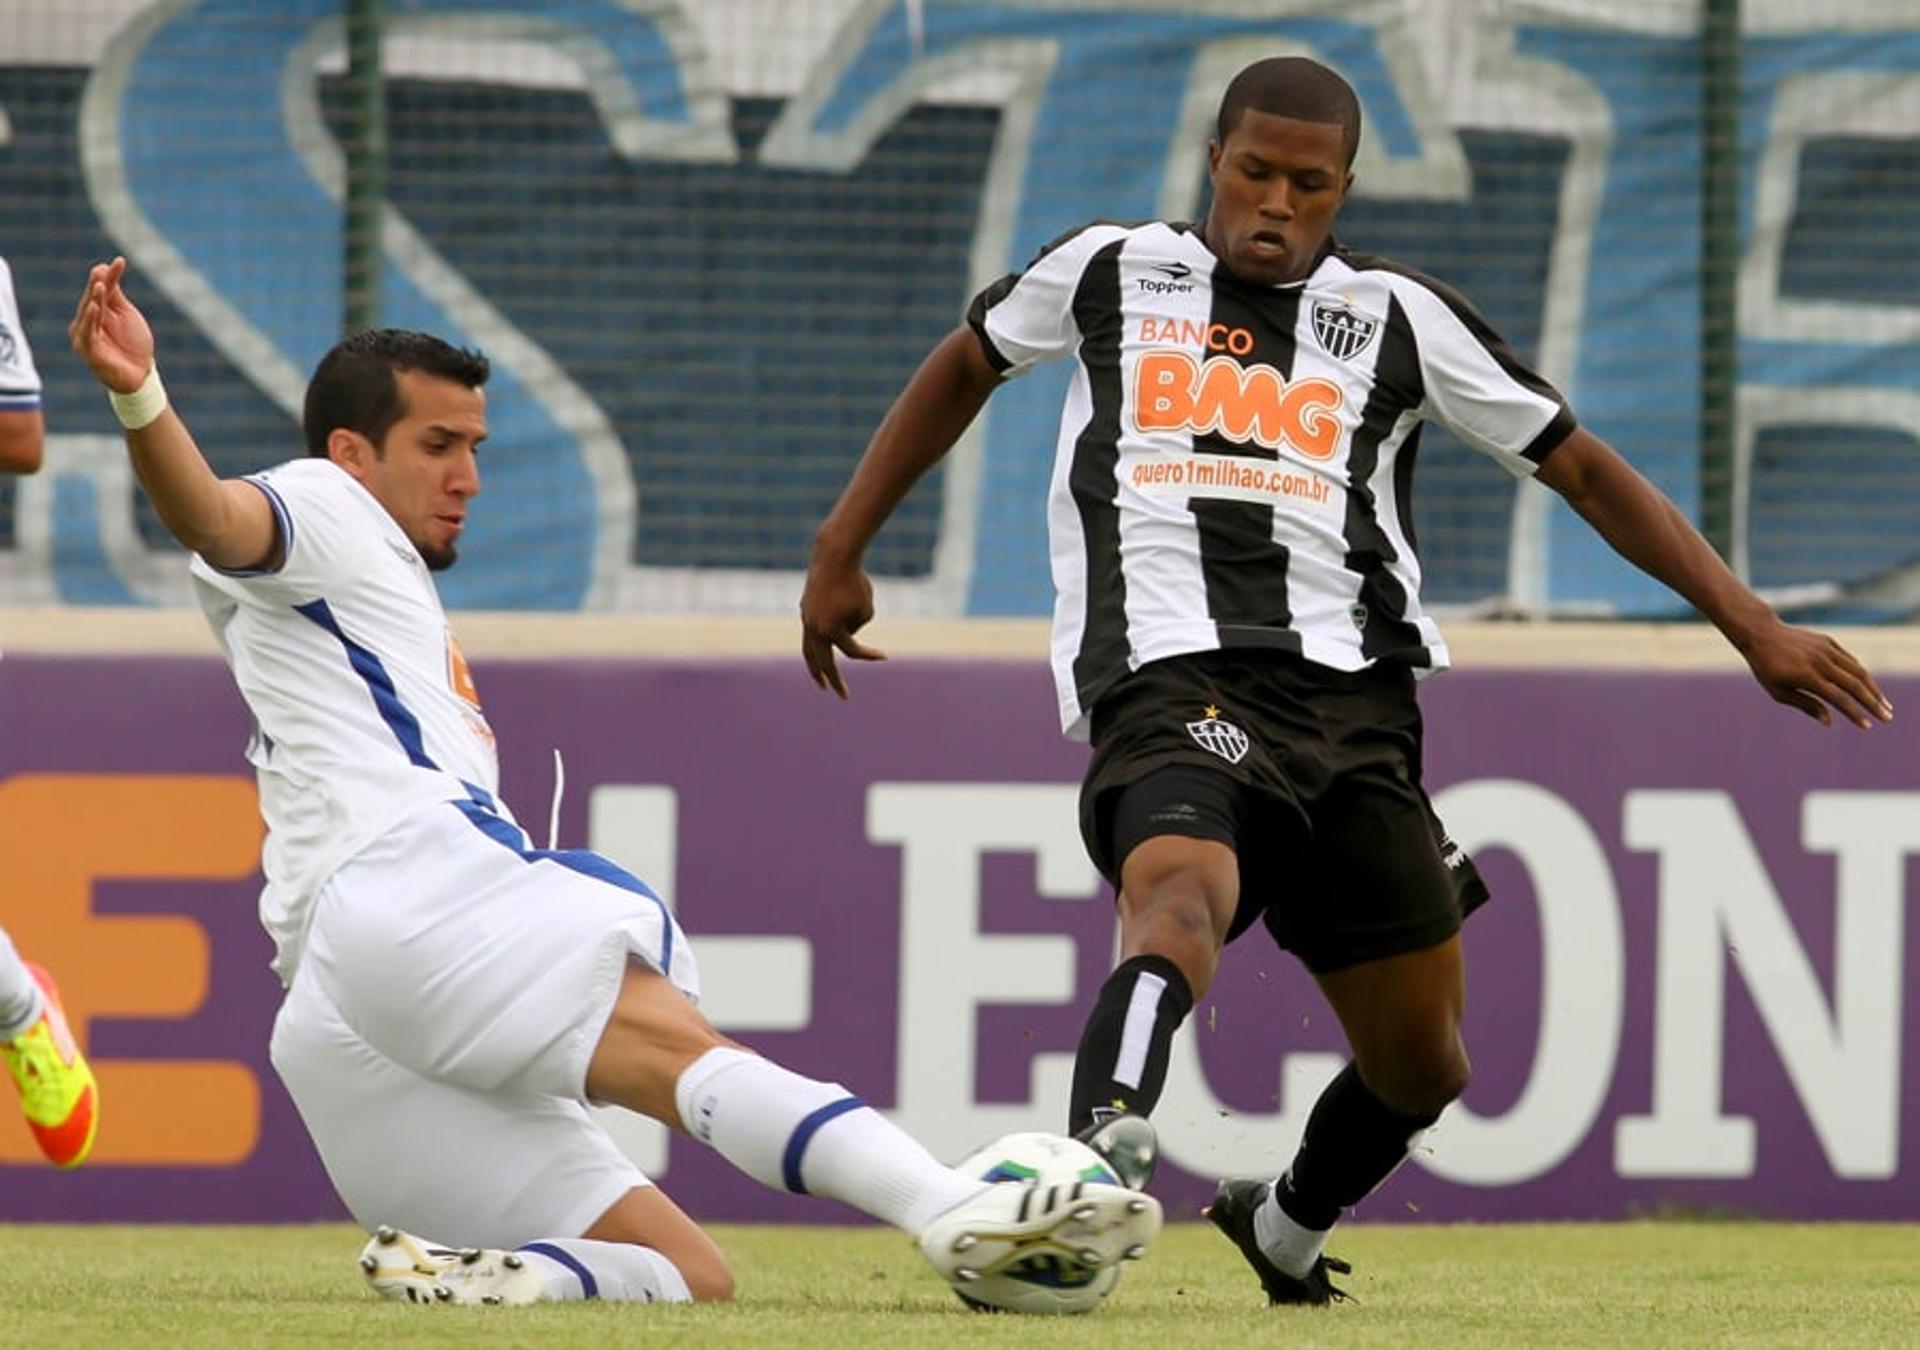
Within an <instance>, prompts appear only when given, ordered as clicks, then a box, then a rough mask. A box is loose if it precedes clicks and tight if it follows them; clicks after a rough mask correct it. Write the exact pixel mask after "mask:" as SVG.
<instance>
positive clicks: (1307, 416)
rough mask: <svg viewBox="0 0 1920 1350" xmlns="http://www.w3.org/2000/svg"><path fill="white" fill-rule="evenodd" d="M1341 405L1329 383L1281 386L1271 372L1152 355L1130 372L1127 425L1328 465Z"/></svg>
mask: <svg viewBox="0 0 1920 1350" xmlns="http://www.w3.org/2000/svg"><path fill="white" fill-rule="evenodd" d="M1345 403H1346V395H1345V393H1344V392H1343V391H1342V390H1341V388H1340V386H1339V385H1337V384H1335V383H1334V382H1333V381H1331V380H1323V379H1319V378H1317V377H1315V378H1310V379H1299V380H1288V379H1286V378H1285V377H1284V376H1282V375H1281V374H1280V372H1279V371H1277V370H1275V369H1274V368H1273V367H1272V366H1268V365H1250V366H1242V365H1241V364H1240V363H1239V362H1238V361H1235V360H1234V359H1232V358H1231V357H1226V356H1215V357H1212V358H1210V359H1209V360H1208V361H1207V362H1206V363H1205V364H1204V365H1203V364H1202V363H1201V362H1199V361H1197V360H1195V359H1194V358H1193V356H1192V355H1191V354H1189V353H1187V352H1183V351H1168V350H1165V349H1160V350H1155V351H1150V352H1146V353H1144V354H1143V355H1142V356H1141V357H1140V361H1139V364H1138V365H1136V366H1135V367H1134V384H1133V421H1134V426H1135V428H1136V429H1137V430H1139V431H1142V432H1154V431H1192V432H1196V433H1200V434H1205V435H1218V436H1223V437H1225V438H1226V439H1228V440H1230V441H1241V442H1245V441H1252V442H1254V443H1255V444H1258V445H1263V446H1266V447H1267V448H1268V449H1269V450H1278V449H1280V448H1281V447H1282V446H1288V447H1291V448H1292V449H1293V450H1295V451H1296V452H1298V453H1299V454H1302V455H1304V456H1306V457H1307V458H1308V459H1315V460H1329V459H1332V458H1333V456H1334V454H1335V452H1336V451H1338V449H1339V448H1340V432H1341V420H1340V411H1341V409H1342V407H1344V406H1345Z"/></svg>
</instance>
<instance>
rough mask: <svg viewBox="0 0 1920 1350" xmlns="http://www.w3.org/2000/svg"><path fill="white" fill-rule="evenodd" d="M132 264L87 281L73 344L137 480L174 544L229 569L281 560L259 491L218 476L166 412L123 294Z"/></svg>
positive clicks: (149, 343)
mask: <svg viewBox="0 0 1920 1350" xmlns="http://www.w3.org/2000/svg"><path fill="white" fill-rule="evenodd" d="M126 271H127V260H126V259H125V258H115V259H114V260H113V261H112V262H110V263H96V264H95V265H94V267H93V269H92V270H91V271H90V272H88V274H87V285H86V289H85V290H83V291H82V292H81V294H80V303H79V305H78V306H77V307H76V308H75V310H74V314H73V323H72V324H71V325H69V326H68V328H67V337H68V338H69V339H70V340H71V341H72V343H73V349H74V351H76V352H77V353H79V355H80V359H81V360H83V361H85V362H86V363H87V366H88V368H89V369H90V370H92V371H93V373H94V377H95V378H96V379H98V380H99V381H100V383H101V384H102V385H104V386H105V387H106V389H107V392H108V394H110V395H112V396H114V397H113V405H114V412H115V414H116V415H117V416H118V417H119V418H120V422H121V425H122V426H123V427H124V428H125V429H126V436H127V451H128V455H129V457H130V458H131V459H132V461H133V471H134V474H135V475H136V476H137V477H138V478H139V479H140V485H141V486H142V487H144V488H145V489H146V490H147V495H148V496H149V497H151V498H152V499H153V506H154V510H155V511H157V512H158V513H159V515H160V519H161V521H162V522H163V523H164V524H165V525H166V527H167V529H168V530H170V531H172V533H173V537H174V538H176V539H178V540H179V541H180V542H181V543H182V544H184V545H185V546H186V547H187V548H189V549H191V550H192V551H193V552H195V553H198V554H199V555H200V556H201V557H203V558H205V559H206V560H207V561H208V562H210V563H212V564H213V565H214V566H216V567H224V568H227V569H229V570H240V569H246V568H254V567H263V566H270V565H272V564H273V563H274V562H276V561H278V559H277V556H276V555H277V553H278V550H279V547H280V541H279V531H278V529H277V527H276V526H275V524H274V520H273V510H272V508H271V507H269V506H268V505H267V499H266V497H265V496H264V495H262V494H261V493H260V492H259V491H258V490H257V489H255V488H252V487H249V486H248V485H247V484H245V483H242V482H238V481H236V480H232V479H223V478H220V477H219V476H217V475H216V474H215V473H214V472H213V469H212V468H211V467H210V466H209V465H208V464H207V461H206V457H205V456H203V455H202V454H201V453H200V447H199V446H197V445H195V444H194V441H193V437H192V436H191V435H190V434H189V433H188V431H187V426H186V423H184V422H182V421H181V420H180V418H179V416H178V415H177V414H175V413H174V411H173V409H172V408H170V407H168V406H167V402H166V392H165V391H164V390H163V389H162V388H161V387H160V383H159V378H160V377H159V371H158V370H157V369H156V367H155V366H154V360H153V330H152V329H151V328H149V327H148V326H147V319H146V316H145V315H144V314H142V313H141V312H140V310H139V308H138V307H137V306H135V305H134V303H133V301H132V300H130V299H128V298H127V293H126V292H125V291H124V290H122V289H121V287H120V281H121V278H122V277H124V276H125V275H126Z"/></svg>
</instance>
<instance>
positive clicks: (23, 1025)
mask: <svg viewBox="0 0 1920 1350" xmlns="http://www.w3.org/2000/svg"><path fill="white" fill-rule="evenodd" d="M45 1003H46V1001H45V999H44V998H42V996H41V994H40V986H39V985H37V984H35V983H34V980H33V976H32V975H30V974H28V973H27V966H26V963H25V962H24V961H22V960H21V959H20V953H18V952H16V951H15V950H14V949H13V939H12V938H10V937H8V936H7V930H6V929H4V928H0V1041H10V1040H12V1039H13V1038H14V1037H15V1036H18V1035H19V1034H20V1033H21V1032H23V1031H25V1030H26V1029H27V1028H28V1027H30V1026H32V1025H33V1024H34V1023H35V1022H38V1021H39V1020H40V1013H41V1012H42V1010H43V1009H44V1007H45Z"/></svg>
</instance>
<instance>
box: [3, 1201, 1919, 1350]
mask: <svg viewBox="0 0 1920 1350" xmlns="http://www.w3.org/2000/svg"><path fill="white" fill-rule="evenodd" d="M715 1231H716V1233H717V1234H718V1236H719V1239H720V1242H721V1245H722V1246H723V1247H724V1248H725V1249H726V1250H727V1252H728V1253H729V1255H730V1256H731V1257H732V1260H733V1263H734V1267H735V1271H736V1274H737V1276H738V1280H739V1286H740V1297H739V1299H738V1301H737V1302H735V1303H733V1304H731V1305H727V1306H705V1307H664V1308H648V1307H634V1306H620V1305H609V1304H597V1303H596V1304H567V1305H543V1306H539V1307H532V1308H467V1307H462V1308H415V1307H412V1306H410V1305H402V1304H395V1303H384V1302H381V1301H379V1300H377V1299H375V1298H373V1297H372V1296H371V1295H370V1294H368V1293H366V1292H365V1291H364V1290H363V1289H362V1287H361V1286H360V1283H359V1275H358V1272H357V1271H356V1270H355V1269H354V1264H353V1258H354V1256H355V1255H356V1254H357V1252H358V1250H359V1246H360V1242H361V1241H362V1238H361V1235H360V1234H359V1233H357V1232H355V1231H354V1230H353V1229H351V1228H348V1227H344V1226H327V1227H284V1228H213V1227H194V1228H185V1227H153V1228H142V1227H120V1226H115V1227H104V1226H103V1227H81V1226H72V1227H52V1226H31V1227H30V1226H6V1227H0V1258H4V1265H3V1266H0V1270H4V1280H5V1285H4V1294H0V1305H3V1306H4V1312H3V1313H0V1328H4V1335H5V1338H6V1340H7V1342H8V1343H9V1344H11V1345H16V1346H31V1347H48V1348H49V1350H51V1348H52V1347H59V1350H71V1348H72V1347H83V1346H111V1347H116V1350H126V1348H127V1347H135V1346H194V1347H199V1346H212V1347H231V1346H262V1345H316V1344H318V1345H339V1346H384V1345H395V1344H398V1345H446V1346H454V1345H459V1346H493V1345H501V1346H507V1345H525V1346H534V1345H537V1346H540V1347H542V1348H543V1350H548V1348H552V1350H562V1348H564V1347H574V1346H607V1345H619V1344H628V1343H632V1344H645V1345H647V1346H650V1347H651V1346H688V1347H701V1350H711V1348H713V1347H729V1348H731V1347H736V1346H744V1347H760V1346H765V1347H783V1348H784V1347H794V1348H795V1350H853V1348H854V1347H864V1346H885V1347H887V1348H888V1350H900V1348H902V1347H909V1346H945V1345H956V1346H991V1347H1003V1346H1011V1347H1025V1346H1034V1347H1068V1346H1075V1347H1085V1346H1090V1345H1094V1346H1098V1347H1100V1350H1109V1347H1120V1346H1141V1347H1148V1346H1151V1347H1155V1348H1156V1350H1168V1348H1170V1347H1172V1348H1177V1350H1224V1348H1225V1347H1231V1346H1261V1347H1272V1346H1393V1347H1406V1346H1409V1345H1421V1344H1423V1343H1425V1344H1431V1345H1434V1346H1445V1347H1448V1350H1453V1348H1454V1347H1463V1346H1566V1345H1619V1346H1629V1345H1631V1346H1644V1345H1655V1344H1657V1345H1672V1346H1709V1345H1722V1346H1736V1345H1737V1346H1741V1347H1748V1346H1761V1345H1773V1346H1831V1345H1872V1346H1901V1345H1920V1227H1916V1226H1891V1225H1886V1226H1875V1225H1837V1224H1836V1225H1785V1224H1763V1223H1682V1222H1657V1223H1632V1224H1619V1225H1529V1226H1504V1225H1500V1226H1496V1225H1487V1226H1459V1227H1444V1226H1438V1225H1426V1226H1419V1227H1390V1226H1384V1225H1358V1224H1356V1225H1352V1226H1350V1227H1349V1228H1347V1229H1346V1230H1344V1231H1343V1232H1342V1233H1341V1234H1340V1235H1339V1241H1338V1243H1337V1244H1336V1248H1335V1249H1336V1250H1337V1251H1338V1252H1340V1253H1341V1254H1343V1255H1344V1256H1346V1257H1347V1258H1348V1259H1349V1260H1351V1261H1352V1262H1353V1264H1354V1267H1355V1274H1354V1276H1353V1277H1352V1279H1351V1280H1350V1281H1349V1285H1350V1287H1351V1289H1352V1292H1353V1293H1354V1295H1355V1296H1356V1297H1355V1301H1354V1302H1351V1303H1348V1304H1345V1305H1342V1306H1339V1307H1335V1308H1331V1309H1268V1308H1267V1307H1266V1306H1265V1300H1264V1299H1263V1297H1262V1296H1261V1294H1260V1291H1259V1288H1258V1286H1257V1285H1256V1284H1255V1282H1254V1279H1253V1277H1252V1275H1251V1274H1250V1273H1249V1272H1248V1271H1247V1270H1246V1269H1245V1268H1244V1267H1243V1266H1242V1265H1241V1263H1240V1257H1239V1255H1238V1254H1237V1253H1236V1252H1234V1251H1233V1250H1232V1249H1231V1248H1230V1247H1229V1246H1228V1245H1227V1244H1226V1242H1225V1241H1224V1240H1223V1239H1222V1238H1221V1237H1220V1236H1219V1235H1218V1234H1217V1233H1215V1232H1214V1231H1213V1230H1212V1229H1211V1228H1210V1227H1207V1226H1206V1225H1204V1224H1180V1225H1176V1226H1174V1227H1171V1228H1169V1229H1168V1230H1167V1232H1166V1234H1165V1236H1164V1237H1163V1238H1162V1239H1161V1241H1160V1243H1159V1245H1158V1246H1157V1247H1156V1248H1155V1250H1154V1252H1153V1254H1152V1255H1151V1256H1150V1257H1148V1258H1147V1260H1146V1261H1144V1262H1142V1263H1141V1264H1140V1265H1137V1266H1135V1267H1133V1268H1132V1269H1130V1270H1129V1271H1128V1273H1127V1277H1126V1279H1125V1280H1123V1281H1122V1283H1121V1285H1120V1288H1119V1290H1118V1291H1117V1292H1116V1293H1115V1294H1114V1296H1113V1297H1112V1298H1111V1299H1110V1300H1108V1302H1107V1303H1106V1304H1105V1305H1104V1306H1103V1307H1102V1308H1101V1309H1100V1310H1099V1311H1098V1312H1096V1313H1094V1314H1092V1316H1091V1317H1090V1318H1024V1317H1010V1316H982V1315H980V1314H976V1313H970V1312H967V1311H966V1310H965V1309H963V1308H962V1307H961V1306H960V1304H959V1303H958V1302H956V1301H955V1300H954V1299H953V1298H952V1296H951V1295H950V1294H948V1293H947V1291H946V1290H945V1288H944V1287H943V1286H942V1285H941V1284H940V1283H938V1281H936V1279H935V1278H934V1277H933V1275H932V1274H931V1273H930V1272H929V1271H928V1270H927V1269H926V1268H925V1267H924V1266H923V1265H922V1264H921V1263H920V1259H919V1257H918V1256H917V1255H916V1254H915V1253H914V1251H913V1250H912V1248H911V1247H910V1245H909V1244H908V1243H907V1241H906V1240H905V1239H904V1238H901V1237H899V1236H898V1235H897V1234H894V1233H892V1232H890V1231H888V1230H885V1229H879V1228H772V1227H764V1228H761V1227H735V1226H722V1227H718V1228H716V1230H715Z"/></svg>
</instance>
